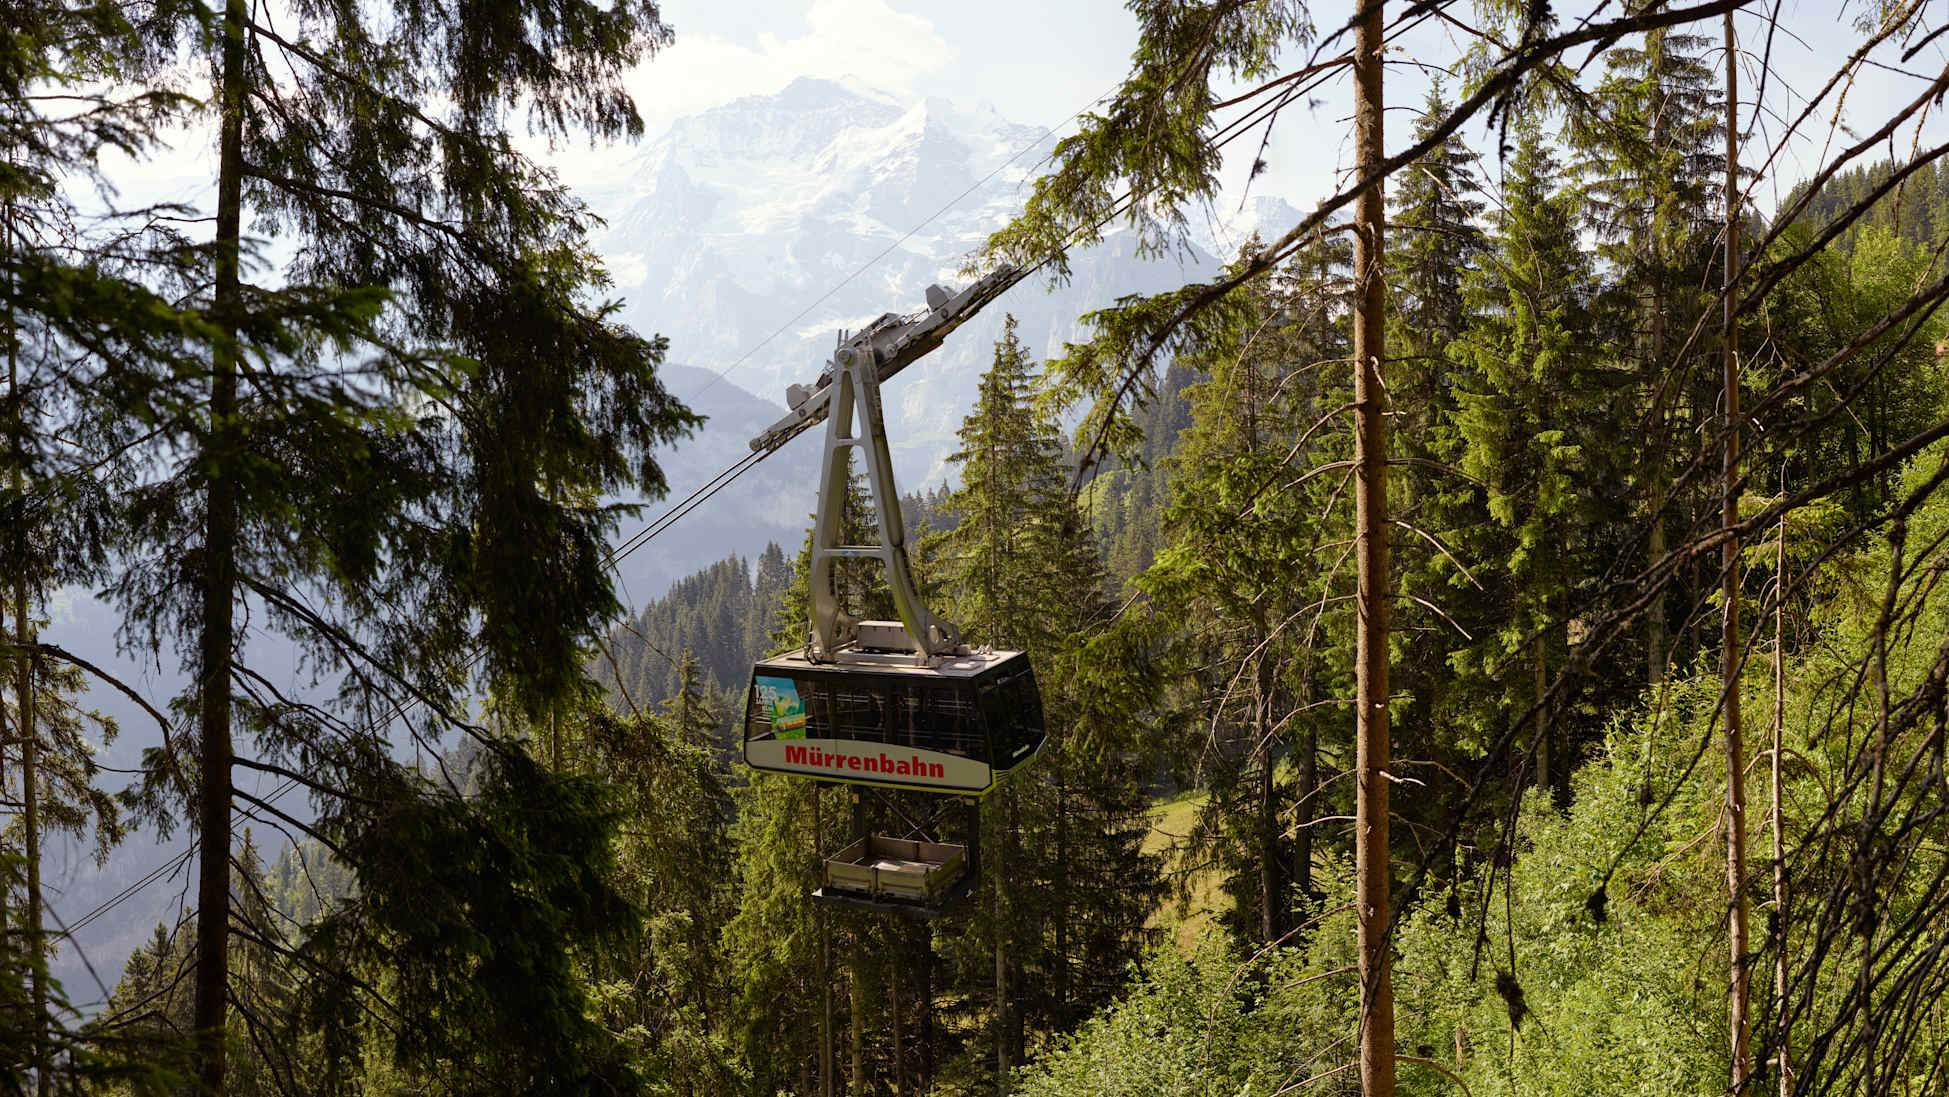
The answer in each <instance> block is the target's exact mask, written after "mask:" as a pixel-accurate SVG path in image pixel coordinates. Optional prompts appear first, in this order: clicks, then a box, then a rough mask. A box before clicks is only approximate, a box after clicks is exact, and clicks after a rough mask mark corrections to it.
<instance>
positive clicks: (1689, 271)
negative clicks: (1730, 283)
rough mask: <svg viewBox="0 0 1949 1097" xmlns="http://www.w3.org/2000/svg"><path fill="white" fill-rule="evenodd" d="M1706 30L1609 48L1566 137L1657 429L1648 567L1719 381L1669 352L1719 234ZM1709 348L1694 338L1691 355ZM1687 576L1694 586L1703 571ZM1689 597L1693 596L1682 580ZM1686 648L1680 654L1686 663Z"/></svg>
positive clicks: (1653, 35)
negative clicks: (1670, 489)
mask: <svg viewBox="0 0 1949 1097" xmlns="http://www.w3.org/2000/svg"><path fill="white" fill-rule="evenodd" d="M1710 45H1711V42H1710V40H1709V39H1707V38H1705V37H1704V36H1702V35H1697V34H1692V33H1688V32H1686V31H1684V30H1681V29H1677V28H1672V29H1661V30H1655V31H1651V32H1648V33H1647V34H1645V35H1644V38H1643V43H1642V45H1640V46H1628V45H1627V46H1619V47H1615V48H1613V49H1612V50H1611V51H1609V53H1608V54H1607V56H1606V65H1607V68H1608V74H1607V76H1606V79H1605V81H1604V83H1603V85H1602V86H1601V87H1600V88H1599V89H1598V91H1597V94H1596V96H1595V102H1596V110H1595V111H1594V112H1586V111H1575V112H1572V113H1571V114H1570V115H1569V118H1568V122H1569V135H1570V138H1571V140H1572V142H1573V144H1574V145H1575V146H1576V147H1578V148H1579V149H1580V150H1582V151H1583V154H1584V161H1583V163H1582V164H1581V165H1580V168H1579V174H1580V175H1582V176H1583V178H1584V188H1585V189H1584V193H1585V196H1586V197H1585V202H1586V207H1587V208H1588V209H1589V210H1590V211H1591V213H1592V216H1593V220H1594V227H1595V228H1596V230H1597V234H1598V237H1599V239H1600V241H1601V242H1602V244H1601V246H1600V248H1599V254H1600V255H1601V256H1602V257H1603V258H1604V259H1605V260H1606V261H1607V262H1608V263H1609V264H1610V265H1611V267H1612V269H1613V271H1614V275H1613V276H1614V278H1615V279H1616V280H1617V282H1618V287H1619V289H1620V291H1621V293H1622V296H1623V298H1624V303H1623V307H1624V310H1625V312H1626V314H1627V317H1628V322H1629V323H1630V325H1631V328H1632V331H1633V335H1632V338H1631V340H1630V344H1631V346H1630V350H1629V351H1628V352H1627V354H1626V357H1627V359H1629V360H1634V361H1635V363H1636V365H1637V369H1638V372H1639V382H1638V384H1639V393H1638V409H1637V410H1638V412H1639V414H1640V416H1641V417H1642V422H1643V423H1644V424H1646V425H1648V426H1649V428H1650V432H1651V433H1650V437H1649V438H1648V439H1647V440H1646V443H1645V444H1643V445H1640V446H1639V447H1638V449H1639V451H1640V453H1641V455H1642V456H1641V460H1640V462H1639V467H1638V468H1637V469H1636V470H1634V476H1633V479H1634V480H1635V481H1636V483H1637V488H1638V493H1639V495H1640V497H1641V506H1642V510H1643V517H1644V519H1645V524H1646V526H1647V527H1648V529H1647V535H1646V541H1647V544H1646V548H1645V553H1646V567H1647V569H1654V568H1658V567H1660V566H1661V562H1662V561H1663V559H1664V556H1665V552H1666V550H1667V542H1668V541H1669V539H1670V536H1671V531H1672V530H1673V529H1680V530H1682V529H1684V528H1685V527H1686V524H1687V519H1688V518H1689V517H1690V512H1691V510H1692V509H1694V508H1695V507H1701V508H1702V507H1704V506H1705V502H1704V500H1703V499H1696V500H1695V499H1670V498H1667V496H1666V485H1667V483H1668V481H1669V480H1670V479H1671V476H1672V470H1673V469H1674V468H1678V467H1682V466H1683V465H1685V464H1686V463H1687V462H1688V461H1689V460H1690V459H1691V457H1692V456H1693V455H1692V454H1691V453H1688V452H1685V450H1684V448H1683V446H1682V444H1681V440H1683V439H1689V438H1691V437H1694V436H1695V435H1696V434H1697V428H1698V426H1699V425H1700V424H1701V423H1703V422H1704V421H1705V420H1706V419H1708V418H1709V417H1710V415H1711V409H1712V407H1713V401H1714V395H1713V390H1712V388H1711V387H1710V386H1706V387H1704V388H1699V387H1698V386H1696V385H1693V386H1687V385H1686V382H1685V379H1686V378H1691V377H1695V376H1704V373H1702V372H1701V371H1699V370H1697V369H1694V368H1693V364H1692V363H1690V362H1678V361H1673V360H1671V356H1672V355H1674V354H1676V353H1678V351H1679V349H1680V346H1681V345H1682V343H1683V342H1684V340H1685V333H1687V332H1689V331H1691V330H1692V328H1693V326H1694V324H1695V323H1696V322H1697V321H1698V319H1699V317H1700V315H1701V313H1702V311H1703V309H1704V306H1705V301H1706V292H1705V290H1704V288H1703V287H1705V286H1706V285H1709V284H1710V281H1709V278H1708V270H1709V264H1710V258H1711V249H1712V241H1713V239H1714V238H1715V236H1716V235H1717V225H1716V224H1715V218H1714V214H1713V204H1714V201H1715V199H1716V198H1717V196H1718V194H1719V190H1718V168H1719V166H1720V165H1719V158H1718V150H1717V149H1716V148H1715V147H1714V140H1713V139H1714V137H1715V136H1716V135H1717V134H1718V133H1719V129H1718V121H1717V118H1716V114H1717V110H1716V108H1717V106H1718V104H1717V102H1716V98H1715V96H1714V83H1715V82H1714V80H1713V76H1712V71H1711V69H1710V68H1708V67H1707V65H1706V64H1705V62H1704V60H1703V59H1702V57H1701V56H1700V55H1701V52H1702V51H1703V50H1705V49H1706V48H1708V47H1709V46H1710ZM1704 349H1705V348H1703V347H1701V346H1697V345H1695V346H1694V347H1693V349H1692V353H1693V354H1695V355H1697V354H1700V353H1701V352H1702V351H1703V350H1704ZM1683 578H1684V579H1685V584H1684V585H1685V586H1687V587H1689V588H1691V589H1696V588H1697V586H1698V584H1697V581H1696V580H1697V577H1696V576H1695V575H1687V576H1685V577H1683ZM1680 593H1681V598H1680V599H1679V601H1680V602H1681V603H1683V602H1685V601H1687V600H1688V599H1686V598H1685V597H1684V595H1685V594H1686V593H1687V592H1686V591H1684V590H1681V592H1680ZM1668 612H1669V601H1668V599H1666V598H1665V597H1663V596H1660V597H1659V598H1657V599H1656V600H1655V601H1654V602H1653V604H1652V608H1651V611H1650V613H1649V614H1648V615H1647V617H1646V633H1645V635H1646V653H1645V658H1646V675H1647V679H1648V680H1649V681H1650V682H1651V683H1652V684H1653V685H1656V684H1657V683H1658V682H1660V681H1662V680H1663V678H1664V674H1665V667H1666V664H1667V662H1668V661H1673V660H1668V656H1670V655H1671V654H1672V652H1673V651H1674V650H1676V649H1675V648H1674V647H1673V644H1672V640H1671V638H1670V637H1668V636H1667V626H1668V624H1669V622H1668V621H1667V620H1666V616H1667V613H1668ZM1683 660H1684V656H1683V655H1682V654H1681V655H1680V656H1679V658H1678V659H1677V660H1675V661H1678V662H1683Z"/></svg>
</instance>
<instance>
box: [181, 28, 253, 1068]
mask: <svg viewBox="0 0 1949 1097" xmlns="http://www.w3.org/2000/svg"><path fill="white" fill-rule="evenodd" d="M249 19H250V15H249V11H248V10H247V9H246V7H245V5H244V2H243V0H229V2H228V3H227V4H226V5H225V6H224V15H223V64H222V67H221V79H222V84H221V86H220V88H219V89H218V94H219V95H220V96H221V99H222V115H221V119H220V122H219V125H218V137H217V157H218V167H217V172H218V174H217V221H216V285H215V287H214V306H215V308H214V311H215V318H216V324H217V327H218V329H219V331H220V333H221V334H220V337H219V338H218V340H217V343H216V349H215V354H214V356H213V359H212V363H211V370H210V412H209V415H210V423H209V441H208V442H207V443H206V444H205V451H204V455H203V456H204V460H205V463H206V465H207V467H208V468H209V482H210V486H209V494H208V515H207V518H206V521H205V527H206V533H205V539H204V543H203V561H202V573H201V576H200V585H201V588H202V589H201V591H200V592H199V593H200V596H201V601H202V607H201V608H202V621H201V629H200V647H199V651H198V658H197V691H198V699H197V739H198V743H199V745H200V747H201V750H202V764H201V766H200V768H199V771H198V772H199V773H200V775H201V784H202V787H201V788H200V790H199V792H200V795H199V797H198V799H199V801H200V803H199V811H200V816H199V820H198V825H197V831H196V833H197V841H198V843H199V844H200V846H201V848H202V855H201V858H200V863H199V865H198V871H197V886H196V991H195V1005H194V1009H193V1013H192V1018H193V1021H192V1024H193V1026H194V1028H195V1032H196V1078H197V1084H198V1085H199V1087H200V1088H201V1091H202V1092H204V1093H206V1094H210V1095H212V1097H221V1095H222V1094H223V1093H224V1092H226V1090H225V1080H224V1075H225V1071H224V1066H225V1064H224V1051H225V1044H226V1040H225V1035H224V1026H225V1023H226V1021H227V1018H228V1013H229V1006H230V998H229V994H230V964H229V946H230V777H231V767H232V765H233V764H234V762H235V755H234V754H233V747H232V743H231V738H230V721H231V702H232V695H231V685H232V683H231V680H230V676H231V671H232V661H233V656H234V654H235V652H234V651H233V647H234V626H235V621H234V617H235V614H236V586H237V570H236V556H237V499H236V483H235V480H236V477H237V474H238V469H237V451H238V449H239V446H238V444H237V443H238V439H237V423H236V419H237V364H238V363H237V333H238V329H239V327H240V322H241V317H240V316H239V313H240V312H241V311H242V307H243V281H242V277H241V273H240V264H239V258H240V254H241V251H242V247H243V182H244V146H243V140H244V138H243V134H244V95H245V78H244V53H245V50H244V26H245V24H246V23H248V22H249Z"/></svg>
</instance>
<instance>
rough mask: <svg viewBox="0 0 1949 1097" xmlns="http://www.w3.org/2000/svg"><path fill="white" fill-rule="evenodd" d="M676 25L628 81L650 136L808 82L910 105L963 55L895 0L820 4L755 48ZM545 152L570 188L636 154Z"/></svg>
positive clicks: (767, 34)
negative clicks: (887, 95)
mask: <svg viewBox="0 0 1949 1097" xmlns="http://www.w3.org/2000/svg"><path fill="white" fill-rule="evenodd" d="M700 14H701V13H700ZM673 22H674V23H675V25H676V27H677V37H676V41H675V42H673V43H672V44H671V45H670V46H669V47H668V48H666V49H663V50H661V51H659V52H658V53H657V55H656V56H655V57H653V58H651V59H649V60H648V61H645V62H644V63H643V64H641V65H640V66H638V67H637V68H636V70H635V71H634V72H632V73H630V74H629V76H628V77H627V78H626V80H625V83H626V86H627V87H628V88H629V92H630V94H631V96H633V97H634V98H635V100H636V109H637V110H638V111H640V112H641V113H642V115H643V120H644V123H645V127H646V133H647V134H648V136H650V137H654V136H656V135H657V134H658V133H660V132H661V131H662V130H663V129H664V128H665V127H666V126H668V125H669V124H670V123H671V122H673V121H675V120H676V119H678V118H681V117H683V116H685V115H689V114H695V113H697V112H699V111H703V110H708V109H710V108H711V107H715V106H720V105H722V104H724V103H728V102H730V101H732V100H733V99H737V98H740V97H742V96H746V95H771V94H774V93H776V92H777V91H779V90H780V89H782V88H784V87H785V85H787V84H789V83H791V82H792V81H793V80H796V79H798V78H799V77H801V76H815V77H821V78H824V79H829V80H841V79H847V78H851V79H853V80H856V81H858V82H860V83H862V84H865V85H868V86H870V87H873V88H878V89H881V90H884V91H888V92H892V93H895V94H897V95H901V96H902V97H905V96H907V95H910V94H912V93H913V92H914V91H915V90H916V88H918V87H919V86H920V84H921V83H922V81H923V80H924V79H925V78H926V77H928V76H930V75H933V74H937V73H940V72H942V71H945V70H946V69H948V67H949V66H950V65H951V64H952V63H953V62H954V59H955V56H956V51H955V49H954V47H953V46H950V45H949V44H948V43H947V41H946V39H944V38H942V37H941V35H940V33H939V32H938V31H936V29H935V27H934V24H933V22H931V21H930V20H928V19H926V18H925V17H923V16H919V15H914V14H912V13H909V12H903V11H896V10H894V9H893V8H892V7H890V6H889V5H888V4H887V2H886V0H813V3H812V6H811V7H810V8H809V9H807V10H806V12H805V28H806V29H805V31H804V33H802V34H798V35H795V36H791V37H782V36H780V35H778V34H776V33H773V32H771V31H762V32H760V33H759V34H758V35H757V36H756V38H755V40H754V39H752V38H751V37H750V36H748V35H745V36H740V37H742V38H744V39H745V41H746V42H751V41H755V45H748V44H744V43H743V42H740V41H736V40H734V39H733V38H732V37H730V36H728V35H725V34H715V33H712V32H711V31H710V30H699V31H692V32H687V31H686V30H685V26H686V22H687V21H686V20H684V19H682V18H680V17H676V16H675V15H674V14H673ZM536 151H537V152H540V153H541V155H543V156H544V158H545V159H547V160H548V161H549V162H550V163H552V164H554V165H555V166H556V167H557V168H558V169H559V170H561V172H562V173H563V175H564V177H565V178H566V179H568V180H569V181H570V182H580V181H586V180H591V179H595V178H601V177H604V176H607V175H611V174H613V172H614V171H615V169H616V168H618V167H620V166H621V161H622V160H624V159H626V158H627V157H628V155H629V153H628V152H627V151H625V150H623V149H619V148H601V147H598V148H589V147H587V146H576V145H572V144H571V145H570V146H567V147H563V148H558V149H555V150H553V151H548V152H542V150H540V149H538V148H537V149H536Z"/></svg>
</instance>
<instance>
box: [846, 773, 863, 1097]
mask: <svg viewBox="0 0 1949 1097" xmlns="http://www.w3.org/2000/svg"><path fill="white" fill-rule="evenodd" d="M865 833H866V804H865V802H864V801H863V800H862V799H861V798H860V793H859V789H858V788H857V787H855V788H854V789H853V834H854V835H863V834H865ZM851 921H853V923H854V924H853V940H852V947H851V957H850V961H849V963H848V967H847V970H848V972H849V983H850V989H851V991H852V994H851V996H850V997H851V1002H852V1025H851V1026H850V1027H851V1029H852V1031H850V1032H848V1033H847V1037H848V1040H849V1042H850V1044H851V1048H852V1059H853V1076H852V1082H851V1086H850V1091H851V1092H852V1094H853V1097H864V1094H865V1093H866V1088H867V1087H866V1048H865V1039H866V980H865V978H863V975H864V969H865V966H866V955H865V952H866V948H865V937H866V930H865V927H864V926H863V925H862V924H860V922H859V920H858V919H857V918H855V919H852V920H851Z"/></svg>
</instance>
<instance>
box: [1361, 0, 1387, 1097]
mask: <svg viewBox="0 0 1949 1097" xmlns="http://www.w3.org/2000/svg"><path fill="white" fill-rule="evenodd" d="M1382 6H1383V5H1382V3H1381V0H1373V2H1371V3H1369V4H1367V6H1366V7H1365V8H1364V9H1363V10H1362V11H1361V13H1360V15H1359V17H1358V22H1359V29H1358V36H1357V39H1356V42H1355V45H1354V78H1353V79H1354V173H1355V175H1356V176H1357V177H1358V178H1359V179H1360V180H1361V181H1362V182H1363V183H1364V184H1365V186H1366V189H1364V190H1362V191H1361V192H1360V195H1359V197H1358V198H1357V199H1356V200H1355V203H1354V221H1353V223H1354V245H1353V268H1354V321H1353V360H1354V396H1353V400H1354V407H1355V415H1356V416H1357V417H1358V419H1357V425H1356V427H1355V431H1354V464H1355V467H1356V471H1355V475H1354V511H1355V519H1354V522H1355V525H1354V538H1355V546H1356V547H1355V555H1356V556H1357V557H1358V560H1359V580H1358V583H1359V600H1358V604H1359V613H1360V631H1359V638H1358V641H1357V643H1356V651H1355V655H1354V664H1355V668H1356V669H1355V675H1354V677H1355V688H1354V699H1355V706H1356V710H1357V715H1356V717H1355V736H1356V740H1357V745H1356V747H1355V754H1356V758H1355V760H1354V765H1355V768H1356V771H1357V772H1358V778H1357V781H1358V786H1357V787H1358V791H1357V793H1356V802H1355V807H1354V860H1355V866H1354V873H1355V879H1356V883H1355V895H1354V902H1355V905H1356V906H1357V907H1358V908H1359V909H1358V915H1357V916H1358V919H1359V931H1358V946H1359V951H1360V1091H1361V1093H1362V1094H1364V1095H1365V1097H1394V987H1393V972H1392V971H1391V965H1390V964H1389V962H1388V918H1389V905H1390V904H1389V899H1390V896H1389V888H1390V886H1391V882H1392V873H1391V872H1390V871H1389V867H1390V866H1389V856H1388V841H1387V791H1388V790H1387V781H1388V775H1387V767H1388V763H1389V759H1388V750H1389V743H1388V733H1389V729H1388V709H1387V689H1388V686H1387V621H1388V597H1389V595H1390V590H1389V583H1388V566H1387V388H1386V386H1385V384H1384V383H1383V382H1382V377H1381V363H1382V358H1383V356H1384V355H1385V353H1386V349H1387V348H1386V345H1385V336H1384V334H1383V333H1384V330H1385V329H1384V325H1385V323H1386V315H1385V313H1386V307H1387V283H1386V281H1385V279H1384V278H1383V277H1382V267H1381V262H1382V255H1383V251H1384V248H1383V246H1382V230H1383V226H1384V224H1385V220H1384V218H1385V213H1384V211H1383V206H1382V189H1381V182H1380V179H1379V177H1378V176H1379V172H1380V167H1381V158H1382V156H1381V62H1382V56H1381V47H1382V41H1381V8H1382Z"/></svg>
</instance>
